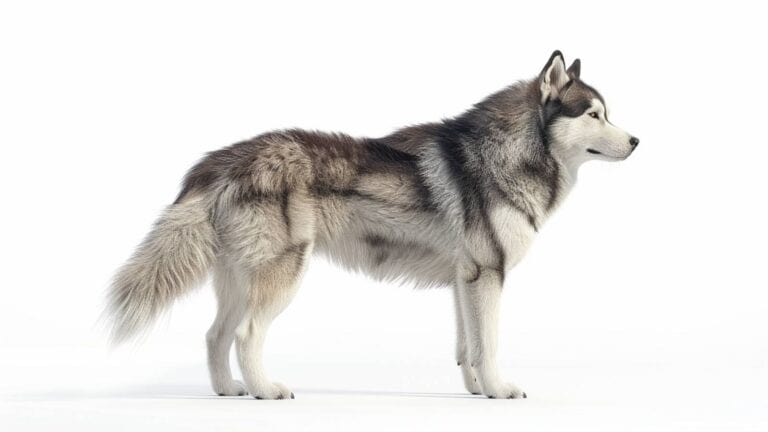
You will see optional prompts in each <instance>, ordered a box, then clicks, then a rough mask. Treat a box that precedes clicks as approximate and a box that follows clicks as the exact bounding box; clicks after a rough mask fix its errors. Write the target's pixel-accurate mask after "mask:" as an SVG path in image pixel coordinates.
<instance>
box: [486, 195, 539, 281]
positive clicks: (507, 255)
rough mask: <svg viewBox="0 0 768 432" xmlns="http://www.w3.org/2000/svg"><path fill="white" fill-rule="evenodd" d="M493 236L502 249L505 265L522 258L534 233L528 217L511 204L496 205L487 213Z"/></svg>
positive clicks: (514, 263) (534, 230)
mask: <svg viewBox="0 0 768 432" xmlns="http://www.w3.org/2000/svg"><path fill="white" fill-rule="evenodd" d="M489 216H490V221H491V225H492V227H493V230H494V234H495V237H496V239H497V241H498V242H499V243H500V246H501V248H502V249H503V251H504V262H505V267H507V268H511V267H513V266H514V265H516V264H517V263H518V262H520V260H522V259H523V257H524V256H525V254H526V252H527V251H528V248H529V247H530V245H531V242H532V241H533V238H534V237H535V235H536V228H534V226H533V224H532V223H531V221H530V219H529V217H528V216H527V215H525V214H524V213H522V212H520V211H519V210H517V209H515V208H513V207H511V206H498V207H496V208H494V209H493V210H491V211H490V213H489Z"/></svg>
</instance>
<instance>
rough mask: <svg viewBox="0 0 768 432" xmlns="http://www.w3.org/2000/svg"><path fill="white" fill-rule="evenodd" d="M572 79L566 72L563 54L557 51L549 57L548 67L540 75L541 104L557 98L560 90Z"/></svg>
mask: <svg viewBox="0 0 768 432" xmlns="http://www.w3.org/2000/svg"><path fill="white" fill-rule="evenodd" d="M570 80H571V78H570V77H569V76H568V73H567V72H566V70H565V60H563V53H561V52H560V51H555V52H553V53H552V56H551V57H549V61H548V62H547V65H546V66H544V69H542V70H541V74H539V86H540V88H541V103H547V101H548V100H550V99H554V98H556V97H557V96H558V95H559V94H560V90H562V89H563V87H565V85H566V84H567V83H568V81H570Z"/></svg>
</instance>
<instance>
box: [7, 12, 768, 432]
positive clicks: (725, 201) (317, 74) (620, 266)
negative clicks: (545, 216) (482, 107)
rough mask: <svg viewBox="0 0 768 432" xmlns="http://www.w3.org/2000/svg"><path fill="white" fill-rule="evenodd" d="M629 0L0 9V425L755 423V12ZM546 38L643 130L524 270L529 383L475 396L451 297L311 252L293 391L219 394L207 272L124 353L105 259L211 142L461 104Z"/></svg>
mask: <svg viewBox="0 0 768 432" xmlns="http://www.w3.org/2000/svg"><path fill="white" fill-rule="evenodd" d="M321 3H322V4H321ZM617 3H618V2H606V3H591V2H586V3H575V2H568V3H562V4H558V3H556V2H544V3H535V2H530V3H529V4H526V5H513V4H512V3H511V2H509V3H508V2H499V3H498V4H496V3H486V2H478V1H473V2H466V3H464V4H460V3H450V4H449V3H448V2H431V3H428V2H420V3H419V4H415V3H411V2H403V3H400V2H387V3H386V4H378V5H373V4H363V3H362V2H348V3H339V2H332V3H329V2H314V3H310V2H307V3H295V2H280V3H279V4H272V5H266V4H262V5H257V4H255V3H252V4H249V3H235V2H217V5H216V6H213V5H201V4H198V3H194V4H193V2H179V3H170V2H130V3H128V2H126V3H124V4H122V5H118V4H111V3H110V2H95V1H94V2H49V3H42V2H34V1H30V2H23V3H21V2H19V3H17V4H15V5H10V4H3V5H2V6H0V50H1V51H0V56H1V57H0V62H1V63H0V145H2V153H0V155H1V156H0V160H1V161H2V167H1V168H0V187H1V188H2V198H3V205H2V212H0V218H2V219H1V221H2V224H0V230H1V231H0V235H1V237H0V238H2V242H1V243H0V244H1V246H0V248H2V249H1V252H2V262H3V266H2V269H3V272H2V277H3V279H2V280H3V290H2V292H3V294H2V301H1V302H0V320H1V321H0V323H1V324H2V333H1V334H0V336H1V339H0V366H2V368H0V392H1V395H2V398H3V399H2V401H0V403H1V404H2V409H0V416H1V417H0V427H2V425H3V424H5V425H7V426H10V427H11V429H7V428H5V427H3V429H4V430H23V429H34V428H41V429H46V428H50V427H53V426H58V427H61V426H64V427H65V428H69V427H72V428H74V427H80V428H84V427H93V428H97V427H98V428H100V429H103V428H104V427H109V428H110V429H111V430H121V429H126V430H135V429H136V428H138V427H145V426H154V427H158V428H159V427H163V428H164V429H184V430H196V429H200V430H210V429H212V428H213V427H226V428H227V430H257V429H259V430H270V429H272V428H282V429H283V430H302V429H311V430H322V429H333V430H338V429H349V430H377V429H382V430H383V429H391V428H394V427H398V428H401V429H402V428H413V429H419V428H420V429H425V428H435V429H437V428H440V429H446V428H451V427H453V428H456V429H466V428H469V427H473V428H474V427H481V426H482V427H489V426H490V427H499V428H502V427H503V428H505V429H506V428H509V429H515V428H517V429H518V430H520V428H524V429H525V430H562V429H576V430H582V429H583V430H590V431H594V430H646V429H647V430H650V429H653V430H685V429H692V430H694V429H695V430H701V429H708V430H765V428H766V427H768V414H766V413H768V397H766V395H765V391H764V388H765V386H766V385H768V369H766V368H768V340H767V338H766V337H765V331H766V328H768V318H767V317H768V294H767V293H766V288H768V284H767V283H766V282H767V281H768V280H767V279H768V278H766V275H765V258H766V246H765V245H766V244H767V243H766V242H768V230H766V227H765V220H766V217H768V214H767V212H766V210H765V201H766V199H765V197H766V194H765V187H766V180H765V174H764V173H765V168H764V167H765V163H766V162H765V161H766V159H767V158H768V146H767V145H766V144H768V143H767V142H766V141H767V140H766V133H765V132H766V131H765V127H764V124H765V121H766V120H765V116H766V114H768V113H767V112H766V109H765V106H766V102H765V100H766V96H768V95H767V94H766V85H765V84H764V82H763V81H764V74H765V73H766V60H765V57H766V54H765V46H764V43H763V42H764V41H765V40H768V35H767V34H766V32H765V30H764V23H763V22H762V21H763V19H762V18H763V17H764V15H763V14H762V13H760V12H759V11H758V10H757V9H756V8H754V7H750V6H748V4H743V5H742V4H740V3H739V2H729V3H728V6H719V7H711V6H707V5H703V4H696V7H695V8H688V7H684V6H676V5H674V4H671V3H669V2H667V3H666V4H664V6H663V7H653V6H650V5H649V4H645V3H643V4H640V3H633V4H631V5H630V4H623V5H619V4H617ZM554 49H560V50H562V51H563V52H564V54H565V57H566V61H568V62H570V61H571V60H573V59H574V58H576V57H579V58H581V59H582V78H583V79H584V80H585V81H586V82H588V83H590V84H592V85H594V86H596V87H597V88H598V89H599V90H600V91H601V92H602V93H603V95H604V96H605V97H606V100H607V102H608V105H609V107H610V109H611V115H612V120H613V122H614V123H616V124H617V125H619V126H620V127H623V128H625V129H627V130H628V131H630V132H631V133H633V134H635V135H636V136H638V137H640V139H641V144H640V147H639V149H638V151H637V152H635V154H634V155H633V156H632V157H631V158H630V159H629V160H627V161H626V162H623V163H617V164H607V163H600V162H593V163H589V164H587V165H585V166H584V167H583V168H582V170H581V172H580V181H579V184H578V185H577V186H576V188H575V190H574V191H573V193H572V194H571V195H570V197H569V198H568V199H567V200H566V202H565V203H564V204H563V206H562V207H561V210H560V211H559V212H558V213H557V214H556V215H555V216H554V217H553V218H551V219H550V221H549V222H548V223H547V225H546V226H545V227H544V228H543V229H542V230H541V233H540V235H539V236H538V238H537V240H536V242H535V244H534V246H533V248H532V250H531V251H530V253H529V255H528V256H527V258H526V259H525V260H524V261H523V263H522V264H521V265H519V267H518V268H517V269H515V270H514V271H513V272H512V273H511V274H510V275H509V276H508V277H507V282H506V286H505V294H504V300H503V304H502V321H501V333H500V334H501V343H500V364H501V369H502V371H503V373H504V374H505V375H506V377H507V378H508V379H510V380H513V381H515V382H516V383H518V384H519V385H520V386H521V387H523V388H524V389H525V390H526V392H527V393H528V395H529V396H530V398H529V399H527V400H524V401H520V400H512V401H491V400H486V399H483V398H479V397H464V396H463V394H462V392H463V388H462V385H461V380H460V374H459V371H458V369H457V368H456V367H455V364H454V360H453V316H452V311H453V308H452V302H451V295H450V293H449V292H448V291H440V290H431V291H415V292H414V291H412V290H411V289H410V288H408V287H399V286H392V285H387V284H381V283H374V282H371V281H370V280H368V279H366V278H365V277H362V276H359V275H350V274H346V273H344V272H343V271H341V270H339V269H336V268H333V267H331V266H329V265H328V264H326V263H325V262H323V261H314V262H313V263H312V265H311V267H310V271H309V273H308V274H307V276H306V277H305V279H304V284H303V286H302V288H301V289H300V291H299V295H298V296H297V298H296V300H295V301H294V303H293V304H292V305H291V306H290V307H289V309H287V311H286V312H285V313H284V314H283V315H281V316H280V318H278V320H277V321H276V322H275V325H274V326H273V329H272V331H271V332H270V335H269V339H268V341H267V345H266V365H267V368H268V370H269V372H270V374H271V375H272V377H273V378H275V379H277V380H280V381H282V382H285V383H286V384H287V385H289V386H290V387H292V389H293V390H294V391H295V393H296V396H297V399H296V400H295V401H290V402H288V401H275V402H257V401H253V400H250V399H248V398H231V399H216V398H213V397H210V394H211V392H210V390H209V387H208V384H207V372H206V367H205V357H204V343H203V342H204V338H203V335H204V333H205V330H206V329H207V327H208V326H209V324H210V322H211V321H212V319H213V315H214V302H213V296H212V293H211V292H210V287H209V286H207V285H206V287H204V288H203V289H201V290H200V291H199V292H197V293H196V294H195V295H193V296H191V297H189V298H187V299H184V300H183V301H181V302H180V303H179V304H177V306H176V307H175V308H174V310H173V311H172V314H171V316H170V318H169V319H167V320H165V321H163V322H162V323H161V324H160V325H159V326H158V327H157V328H156V329H155V330H154V332H153V333H152V334H151V336H150V337H149V338H148V339H147V340H145V341H144V343H143V344H141V345H133V346H129V347H123V348H119V349H117V350H113V351H110V350H109V349H108V348H107V346H106V342H105V337H104V332H103V331H102V328H101V326H100V325H99V324H98V322H97V320H98V317H99V314H100V312H101V307H102V301H103V294H104V290H105V288H106V286H107V284H108V281H109V278H110V277H111V275H112V272H113V271H114V270H115V269H116V268H117V267H118V266H119V265H120V264H121V263H122V262H123V261H124V260H125V259H126V258H127V257H128V256H129V254H130V253H131V251H132V248H133V247H134V246H136V244H137V243H138V242H139V241H140V240H141V238H142V237H143V236H144V234H145V233H146V231H147V230H148V229H149V227H150V225H151V223H152V222H153V220H154V219H155V217H156V216H157V215H158V213H159V212H160V210H161V209H162V208H163V207H164V206H165V205H167V204H168V203H170V202H171V201H172V200H173V199H174V197H175V195H176V193H177V192H178V185H179V182H180V180H181V177H182V176H183V174H184V173H185V171H186V170H187V169H188V168H189V167H190V166H191V164H193V163H194V162H195V161H196V160H197V159H198V158H200V157H201V155H202V154H203V153H205V152H206V151H210V150H214V149H216V148H218V147H221V146H224V145H227V144H230V143H233V142H235V141H238V140H241V139H244V138H248V137H251V136H254V135H257V134H259V133H261V132H264V131H268V130H271V129H275V128H284V127H294V126H297V127H304V128H312V129H321V130H338V131H344V132H348V133H350V134H353V135H367V136H381V135H384V134H387V133H389V132H390V131H392V130H393V129H395V128H397V127H400V126H404V125H408V124H413V123H418V122H425V121H434V120H438V119H440V118H444V117H449V116H453V115H456V114H458V113H460V112H461V111H462V110H464V109H466V108H468V107H469V106H470V105H471V104H472V103H474V102H476V101H478V100H479V99H481V98H483V97H484V96H486V95H487V94H489V93H491V92H493V91H496V90H498V89H500V88H502V87H503V86H505V85H508V84H509V83H511V82H513V81H515V80H518V79H522V78H529V77H532V76H534V75H535V74H536V73H537V72H538V71H539V70H540V68H541V67H542V66H543V64H544V63H545V62H546V60H547V59H548V57H549V55H550V53H551V52H552V51H553V50H554Z"/></svg>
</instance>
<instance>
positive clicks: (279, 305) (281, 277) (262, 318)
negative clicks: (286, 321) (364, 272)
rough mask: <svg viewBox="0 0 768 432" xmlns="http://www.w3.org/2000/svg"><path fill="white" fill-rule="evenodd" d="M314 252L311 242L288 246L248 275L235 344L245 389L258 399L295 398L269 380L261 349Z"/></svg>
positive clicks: (282, 386) (288, 391) (288, 301)
mask: <svg viewBox="0 0 768 432" xmlns="http://www.w3.org/2000/svg"><path fill="white" fill-rule="evenodd" d="M311 248H312V246H311V244H310V243H308V242H302V243H297V244H293V245H291V246H288V247H286V248H285V250H284V251H282V252H281V253H280V254H279V255H278V256H277V257H276V258H273V259H271V260H269V261H266V262H264V263H261V264H259V265H258V268H257V269H256V270H255V271H253V272H252V273H251V274H250V275H249V278H250V283H249V301H248V309H247V310H246V312H245V317H244V319H243V320H242V322H241V323H240V326H239V327H238V328H237V331H236V339H235V344H236V346H237V355H238V360H239V362H240V369H241V370H242V372H243V378H244V379H245V384H246V388H247V389H248V391H249V392H250V393H251V395H253V397H255V398H256V399H288V398H293V393H292V392H291V391H290V390H288V388H287V387H285V386H284V385H282V384H280V383H275V382H272V381H270V380H269V379H268V378H267V376H266V374H265V372H264V367H263V365H262V347H263V345H264V339H265V337H266V335H267V330H268V328H269V325H270V324H271V323H272V320H273V319H274V318H275V317H276V316H277V315H279V314H280V312H282V311H283V309H285V307H286V306H288V303H290V301H291V300H292V299H293V296H294V295H295V294H296V290H297V289H298V286H299V283H300V281H301V277H302V275H303V273H304V269H305V268H306V261H307V257H308V254H309V253H310V250H311Z"/></svg>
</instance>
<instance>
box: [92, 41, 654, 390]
mask: <svg viewBox="0 0 768 432" xmlns="http://www.w3.org/2000/svg"><path fill="white" fill-rule="evenodd" d="M580 70H581V63H580V61H579V60H578V59H576V60H575V61H574V62H573V63H572V64H571V65H570V66H569V67H567V68H566V64H565V60H564V58H563V55H562V54H561V53H560V51H555V52H554V53H553V54H552V55H551V57H550V58H549V61H547V63H546V65H545V66H544V68H543V69H542V70H541V72H540V73H539V74H538V76H537V77H535V78H534V79H530V80H525V81H520V82H518V83H516V84H513V85H511V86H509V87H507V88H505V89H503V90H501V91H499V92H497V93H495V94H493V95H491V96H489V97H487V98H486V99H484V100H482V101H481V102H479V103H477V104H476V105H475V106H474V107H472V108H471V109H469V110H468V111H466V112H464V113H463V114H461V115H459V116H457V117H455V118H451V119H446V120H443V121H440V122H436V123H428V124H421V125H417V126H410V127H405V128H402V129H399V130H397V131H395V132H393V133H392V134H390V135H388V136H385V137H382V138H353V137H351V136H348V135H345V134H340V133H321V132H312V131H305V130H300V129H292V130H282V131H275V132H269V133H265V134H263V135H260V136H257V137H255V138H253V139H250V140H247V141H243V142H239V143H236V144H233V145H231V146H229V147H225V148H223V149H221V150H217V151H214V152H212V153H209V154H208V155H207V156H205V157H204V158H203V159H202V160H200V161H199V162H198V163H197V164H196V165H195V166H194V167H193V168H192V169H191V170H190V171H189V172H188V173H187V175H186V177H185V179H184V182H183V186H182V190H181V192H180V194H179V195H178V197H177V198H176V200H175V202H174V203H173V204H171V205H170V206H169V207H168V208H167V209H166V210H165V212H164V213H163V214H162V216H161V217H160V218H159V219H158V221H157V222H156V223H155V225H154V227H153V228H152V230H151V231H150V233H149V234H148V236H147V237H146V238H145V240H144V241H143V242H142V243H141V244H140V246H139V247H138V248H137V250H136V252H135V253H134V255H133V256H132V257H131V258H130V260H129V261H128V262H127V263H126V264H124V266H123V267H122V268H121V269H120V270H119V271H118V272H117V274H116V276H115V278H114V280H113V282H112V284H111V286H110V289H109V293H108V307H107V311H108V313H109V315H110V316H111V317H112V329H111V337H112V340H113V341H114V342H116V343H119V342H123V341H126V340H128V339H131V338H132V337H134V336H136V335H138V334H141V333H142V332H143V331H144V330H146V329H147V328H148V327H149V325H150V324H151V323H152V322H153V321H154V320H155V319H156V318H157V317H158V315H160V314H161V312H163V311H164V310H166V309H167V308H168V307H169V306H171V304H172V303H173V302H174V300H175V299H177V298H179V297H180V296H182V295H184V294H185V293H187V292H188V291H190V290H192V289H193V288H194V287H195V286H198V285H200V284H201V283H203V282H204V281H205V280H206V278H207V276H208V275H209V273H212V275H213V287H214V290H215V292H216V296H217V302H218V312H217V314H216V318H215V321H214V322H213V325H212V326H211V327H210V330H209V331H208V332H207V335H206V341H207V350H208V367H209V370H210V379H211V384H212V386H213V390H214V391H215V392H216V393H217V394H219V395H222V396H232V395H246V394H250V395H252V396H253V397H255V398H256V399H288V398H294V394H293V393H292V392H291V391H290V390H289V389H288V388H287V387H286V386H284V385H283V384H280V383H276V382H273V381H271V380H270V379H269V378H268V377H267V376H266V374H265V372H264V369H263V367H262V345H263V342H264V338H265V336H266V332H267V329H268V328H269V326H270V323H271V322H272V320H273V319H274V318H275V317H276V316H277V315H278V314H279V313H280V312H281V311H282V310H283V309H284V308H285V307H286V306H287V305H288V304H289V303H290V301H291V299H292V298H293V297H294V294H295V293H296V291H297V289H298V286H299V284H300V281H301V279H302V275H303V274H304V272H305V270H306V268H307V263H308V259H309V257H310V256H311V255H313V254H320V255H323V256H326V257H328V258H329V259H330V261H332V262H334V263H337V264H339V265H340V266H341V267H344V268H346V269H349V270H355V271H360V272H364V273H366V274H368V275H370V276H371V277H373V278H374V279H377V280H385V281H395V280H398V281H402V280H405V281H408V282H410V283H411V284H413V285H414V286H417V287H431V286H443V287H450V288H451V289H453V292H454V297H455V309H456V333H457V343H456V361H457V363H458V366H459V367H460V369H461V373H462V375H463V380H464V385H465V387H466V389H467V391H469V392H470V393H473V394H483V395H485V396H487V397H489V398H512V399H514V398H525V397H527V395H526V394H525V393H524V392H523V391H522V390H521V389H520V388H518V387H517V386H515V385H513V384H511V383H507V382H505V381H503V380H502V379H501V377H500V376H499V373H498V370H497V366H496V358H495V357H496V348H497V322H498V316H499V298H500V296H501V292H502V286H503V283H504V277H505V274H506V273H507V272H508V271H509V270H510V269H512V268H513V267H514V266H515V265H516V264H517V263H518V262H520V260H521V259H522V258H523V256H524V255H525V253H526V250H527V249H528V247H529V245H530V244H531V241H532V240H533V238H534V237H535V235H536V233H537V232H538V230H539V229H540V228H541V226H542V225H543V224H544V222H545V221H546V220H547V218H548V217H549V215H550V214H552V212H553V211H554V210H555V209H556V208H557V207H558V206H559V205H560V203H562V201H563V199H565V197H566V195H567V194H568V192H569V190H570V189H571V188H572V187H573V185H574V183H575V182H576V177H577V172H578V169H579V167H580V166H581V165H582V163H584V162H586V161H588V160H593V159H598V160H604V161H620V160H624V159H626V158H627V157H629V155H631V154H632V152H633V151H634V150H635V149H636V148H637V145H638V143H639V140H638V139H637V138H636V137H634V136H632V135H630V134H629V133H627V132H625V131H624V130H622V129H619V128H618V127H616V126H614V125H613V124H612V123H611V122H610V121H609V120H608V111H607V108H606V105H605V101H604V100H603V97H602V96H601V95H600V93H599V92H598V91H597V90H595V89H594V88H593V87H591V86H589V85H587V84H586V83H585V82H584V81H582V80H581V78H580ZM233 342H234V344H235V346H236V352H237V357H238V361H239V365H240V369H241V371H242V375H243V378H244V382H240V381H236V380H234V379H233V378H232V372H231V370H230V366H229V353H230V349H231V346H232V344H233Z"/></svg>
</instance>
